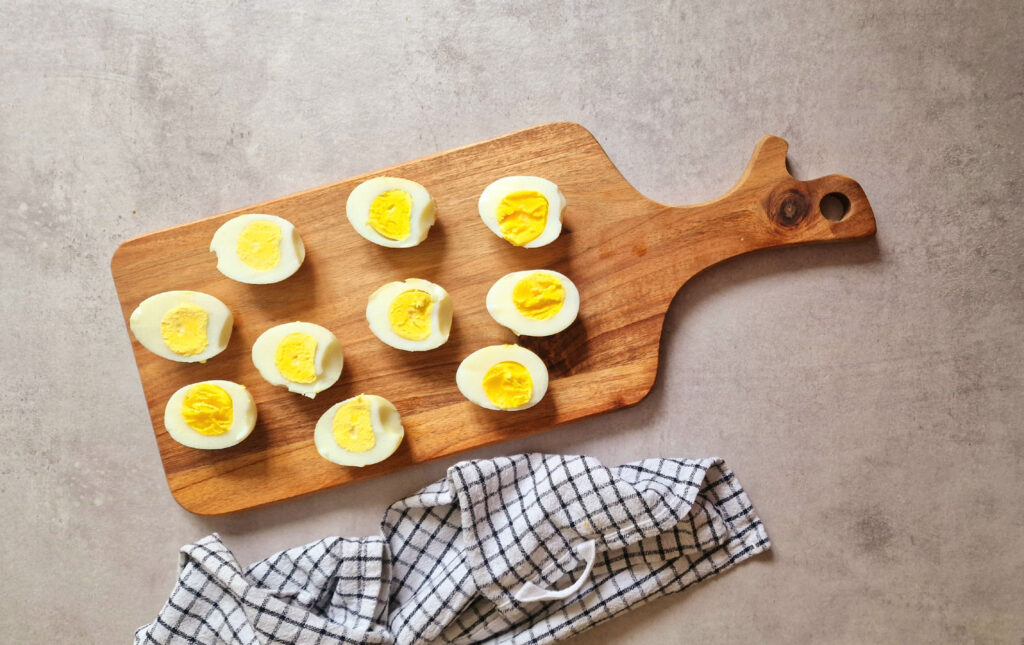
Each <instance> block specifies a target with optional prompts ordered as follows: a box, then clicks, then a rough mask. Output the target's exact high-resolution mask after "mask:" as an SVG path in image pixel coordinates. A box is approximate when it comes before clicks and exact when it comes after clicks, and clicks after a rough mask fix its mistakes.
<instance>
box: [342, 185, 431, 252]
mask: <svg viewBox="0 0 1024 645" xmlns="http://www.w3.org/2000/svg"><path fill="white" fill-rule="evenodd" d="M390 190H403V191H405V192H407V193H409V195H410V196H411V197H412V208H411V209H410V213H409V236H408V237H407V238H405V239H404V240H392V239H391V238H389V237H384V236H383V235H381V234H380V233H378V232H377V231H375V230H374V229H373V227H372V226H370V224H369V221H368V220H369V218H370V206H371V205H372V204H373V200H374V199H376V198H377V196H378V195H381V194H383V193H386V192H388V191H390ZM436 210H437V208H436V203H435V202H434V198H433V197H431V196H430V193H429V192H427V189H426V188H424V187H423V186H421V185H420V184H418V183H416V182H414V181H412V180H409V179H402V178H401V177H374V178H373V179H367V180H366V181H364V182H363V183H361V184H359V185H358V186H356V187H355V188H354V189H353V190H352V192H351V193H350V194H349V196H348V201H347V202H346V203H345V215H346V216H347V217H348V221H349V222H350V223H351V224H352V228H354V229H355V230H356V233H359V234H360V235H361V236H363V237H364V238H366V239H367V240H369V241H371V242H373V243H374V244H379V245H380V246H387V247H390V248H396V249H401V248H408V247H411V246H416V245H417V244H419V243H420V242H422V241H423V240H425V239H427V234H428V233H429V232H430V227H431V226H433V225H434V221H435V219H436Z"/></svg>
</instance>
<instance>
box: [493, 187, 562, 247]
mask: <svg viewBox="0 0 1024 645" xmlns="http://www.w3.org/2000/svg"><path fill="white" fill-rule="evenodd" d="M523 190H534V191H537V192H538V193H540V194H542V195H544V198H545V199H547V200H548V219H547V222H546V223H545V225H544V230H543V231H542V232H541V234H540V235H538V236H537V237H536V238H534V239H533V240H531V241H529V242H527V243H526V244H523V248H526V249H533V248H536V247H538V246H544V245H546V244H550V243H552V242H554V241H555V240H556V239H557V238H558V235H559V234H560V233H561V232H562V214H563V213H564V212H565V195H563V194H562V191H560V190H559V189H558V186H556V185H555V184H554V183H553V182H551V181H549V180H547V179H544V178H543V177H530V176H524V175H516V176H512V177H502V178H501V179H499V180H497V181H495V182H492V183H491V184H490V185H488V186H487V188H484V192H483V193H481V194H480V200H479V202H478V203H477V208H478V210H479V211H480V218H481V219H482V220H483V221H484V224H486V225H487V228H489V229H491V232H493V233H494V234H495V235H497V236H498V237H500V238H501V239H503V240H504V239H505V237H504V236H503V235H502V234H501V227H500V226H499V225H498V206H499V205H500V204H501V200H503V199H504V198H505V196H506V195H508V194H509V193H515V192H519V191H523ZM505 241H506V242H507V241H508V240H505ZM509 244H512V243H511V242H509Z"/></svg>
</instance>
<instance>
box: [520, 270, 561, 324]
mask: <svg viewBox="0 0 1024 645" xmlns="http://www.w3.org/2000/svg"><path fill="white" fill-rule="evenodd" d="M512 302H513V303H514V304H515V306H516V309H517V310H518V311H519V313H521V314H523V315H524V316H526V317H527V318H532V319H533V320H548V319H549V318H553V317H554V315H555V314H557V313H558V312H559V311H561V310H562V305H563V304H565V287H563V286H562V283H561V281H560V280H559V279H558V278H556V277H555V276H553V275H550V274H548V273H534V274H532V275H528V276H526V277H525V278H523V279H522V280H520V281H519V282H517V283H516V286H515V287H513V289H512Z"/></svg>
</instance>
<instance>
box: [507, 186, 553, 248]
mask: <svg viewBox="0 0 1024 645" xmlns="http://www.w3.org/2000/svg"><path fill="white" fill-rule="evenodd" d="M495 215H496V216H497V218H498V228H499V229H500V230H501V236H502V237H504V238H505V239H506V240H508V241H509V242H511V243H512V244H515V245H516V246H522V245H524V244H529V243H530V242H532V241H533V240H535V239H537V238H538V237H540V234H541V233H543V232H544V227H545V226H547V223H548V200H547V198H546V197H544V195H542V194H540V193H538V192H537V191H535V190H519V191H516V192H514V193H509V194H508V195H505V197H504V199H502V200H501V203H500V204H498V212H497V213H496V214H495Z"/></svg>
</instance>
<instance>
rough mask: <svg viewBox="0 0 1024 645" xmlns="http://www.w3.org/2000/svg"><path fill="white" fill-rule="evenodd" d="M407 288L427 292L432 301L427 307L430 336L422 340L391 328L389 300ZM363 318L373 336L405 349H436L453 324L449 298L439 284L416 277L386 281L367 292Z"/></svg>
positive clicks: (446, 337)
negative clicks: (410, 337) (402, 335)
mask: <svg viewBox="0 0 1024 645" xmlns="http://www.w3.org/2000/svg"><path fill="white" fill-rule="evenodd" d="M410 289H419V290H420V291H425V292H427V293H428V294H430V299H431V300H432V301H433V303H434V306H433V307H431V309H430V336H428V337H427V338H424V339H423V340H410V339H408V338H402V337H401V336H399V335H398V334H396V333H395V331H394V329H392V328H391V322H390V320H389V319H388V312H389V310H390V309H391V302H392V301H393V300H394V299H395V298H397V297H398V296H399V295H400V294H402V293H403V292H405V291H409V290H410ZM366 321H367V322H368V323H369V324H370V331H372V332H373V335H374V336H376V337H377V338H379V339H380V340H381V341H382V342H384V343H385V344H387V345H390V346H391V347H394V348H395V349H401V350H404V351H407V352H423V351H427V350H430V349H435V348H437V347H440V346H441V345H444V344H445V343H446V342H448V334H449V333H450V332H451V328H452V298H451V296H450V295H448V292H447V291H445V290H444V288H443V287H441V286H440V285H437V284H434V283H433V282H428V281H426V280H420V279H419V278H409V279H407V280H405V281H403V282H389V283H387V284H385V285H384V286H382V287H380V288H379V289H377V290H376V291H374V292H373V293H372V294H370V297H369V299H368V300H367V303H366Z"/></svg>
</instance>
